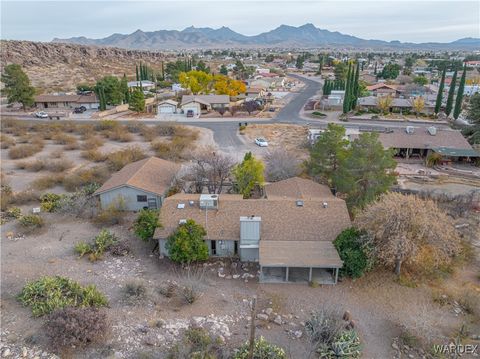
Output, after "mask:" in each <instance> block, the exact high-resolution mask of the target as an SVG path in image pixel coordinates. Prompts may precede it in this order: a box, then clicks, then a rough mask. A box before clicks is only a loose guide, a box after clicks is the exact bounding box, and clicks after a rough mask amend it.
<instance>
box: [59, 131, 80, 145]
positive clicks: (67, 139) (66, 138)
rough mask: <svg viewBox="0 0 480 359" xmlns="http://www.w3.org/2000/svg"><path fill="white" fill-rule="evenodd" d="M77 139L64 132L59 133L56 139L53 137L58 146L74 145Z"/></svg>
mask: <svg viewBox="0 0 480 359" xmlns="http://www.w3.org/2000/svg"><path fill="white" fill-rule="evenodd" d="M76 140H77V139H76V138H75V137H74V136H72V135H68V134H66V133H62V132H59V133H57V134H56V135H55V136H54V137H53V141H54V142H55V143H56V144H57V145H67V144H69V143H72V142H75V141H76Z"/></svg>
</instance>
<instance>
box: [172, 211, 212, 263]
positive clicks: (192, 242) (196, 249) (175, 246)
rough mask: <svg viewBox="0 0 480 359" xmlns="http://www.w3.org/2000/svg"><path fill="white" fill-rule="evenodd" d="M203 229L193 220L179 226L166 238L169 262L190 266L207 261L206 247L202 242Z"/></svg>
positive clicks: (204, 233) (204, 232)
mask: <svg viewBox="0 0 480 359" xmlns="http://www.w3.org/2000/svg"><path fill="white" fill-rule="evenodd" d="M206 234H207V232H206V231H205V229H204V228H203V227H202V226H201V225H199V224H197V223H196V222H195V221H194V220H193V219H189V220H187V222H186V223H183V224H180V225H179V226H178V228H177V229H176V230H175V232H174V233H173V234H172V235H171V236H170V237H168V239H167V243H166V248H167V251H168V255H169V257H170V259H171V260H173V261H174V262H178V263H186V264H190V263H192V262H197V261H205V260H207V259H208V246H207V244H206V243H205V241H204V237H205V235H206Z"/></svg>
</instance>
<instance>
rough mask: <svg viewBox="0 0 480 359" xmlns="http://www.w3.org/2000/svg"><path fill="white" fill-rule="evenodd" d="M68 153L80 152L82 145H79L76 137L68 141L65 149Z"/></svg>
mask: <svg viewBox="0 0 480 359" xmlns="http://www.w3.org/2000/svg"><path fill="white" fill-rule="evenodd" d="M63 148H64V149H65V150H66V151H73V150H78V149H79V148H80V144H79V143H78V141H77V139H76V138H75V137H72V138H71V139H69V140H68V142H67V143H66V144H65V145H64V147H63Z"/></svg>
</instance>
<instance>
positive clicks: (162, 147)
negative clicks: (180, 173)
mask: <svg viewBox="0 0 480 359" xmlns="http://www.w3.org/2000/svg"><path fill="white" fill-rule="evenodd" d="M151 146H152V150H154V151H155V155H156V156H157V157H160V158H163V159H166V160H170V161H179V160H181V159H187V158H188V157H189V156H188V154H187V151H186V150H187V149H189V150H190V151H189V153H191V150H192V149H193V147H194V145H193V144H192V141H191V140H190V139H188V138H186V137H174V138H173V139H172V140H171V141H157V142H153V143H152V145H151Z"/></svg>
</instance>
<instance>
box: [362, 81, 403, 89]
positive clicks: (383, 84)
mask: <svg viewBox="0 0 480 359" xmlns="http://www.w3.org/2000/svg"><path fill="white" fill-rule="evenodd" d="M382 88H385V89H390V90H394V91H398V89H397V87H396V86H394V85H388V84H386V83H382V82H380V83H377V84H374V85H371V86H367V91H375V90H378V89H382Z"/></svg>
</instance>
